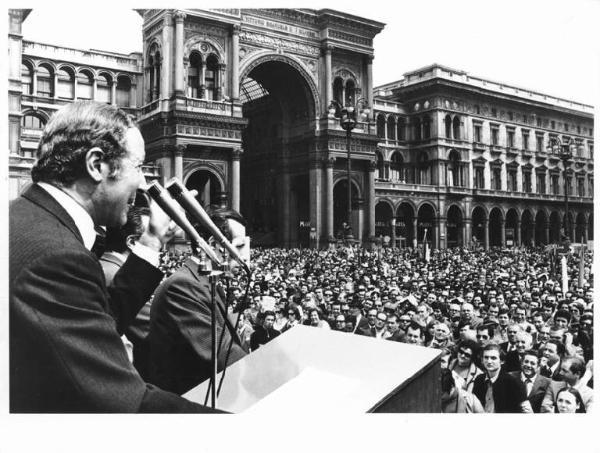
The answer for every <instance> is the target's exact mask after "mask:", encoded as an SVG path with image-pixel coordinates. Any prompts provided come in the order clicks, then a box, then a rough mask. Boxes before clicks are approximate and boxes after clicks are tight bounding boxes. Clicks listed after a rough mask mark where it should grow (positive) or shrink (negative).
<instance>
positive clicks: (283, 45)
mask: <svg viewBox="0 0 600 453" xmlns="http://www.w3.org/2000/svg"><path fill="white" fill-rule="evenodd" d="M240 42H248V43H251V44H257V45H259V46H263V47H270V48H272V49H280V50H282V51H283V50H286V51H289V52H294V53H299V54H303V55H310V56H313V57H318V56H319V53H320V50H319V48H318V47H317V46H311V45H308V44H304V43H301V42H297V41H290V40H287V39H281V38H276V37H273V36H267V35H263V34H260V33H252V32H249V31H242V32H240Z"/></svg>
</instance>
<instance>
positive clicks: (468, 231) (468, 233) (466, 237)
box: [463, 219, 473, 247]
mask: <svg viewBox="0 0 600 453" xmlns="http://www.w3.org/2000/svg"><path fill="white" fill-rule="evenodd" d="M472 231H473V221H472V220H471V219H463V247H470V244H471V237H472V235H473V233H472Z"/></svg>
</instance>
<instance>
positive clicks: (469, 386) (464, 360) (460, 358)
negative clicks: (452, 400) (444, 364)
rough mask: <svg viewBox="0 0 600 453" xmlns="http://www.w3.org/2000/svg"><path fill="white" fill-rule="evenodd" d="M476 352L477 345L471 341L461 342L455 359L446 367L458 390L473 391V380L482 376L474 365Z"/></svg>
mask: <svg viewBox="0 0 600 453" xmlns="http://www.w3.org/2000/svg"><path fill="white" fill-rule="evenodd" d="M478 352H479V345H478V344H477V343H476V342H475V341H473V340H463V341H461V342H460V343H459V344H458V347H457V354H456V359H454V360H452V361H451V362H450V365H449V366H448V369H449V370H450V371H452V372H453V375H454V378H455V380H456V386H457V387H458V388H461V389H463V390H467V391H469V392H471V391H473V383H474V381H475V378H476V377H477V376H479V375H480V374H483V371H481V369H480V368H479V367H477V365H475V356H476V354H477V353H478Z"/></svg>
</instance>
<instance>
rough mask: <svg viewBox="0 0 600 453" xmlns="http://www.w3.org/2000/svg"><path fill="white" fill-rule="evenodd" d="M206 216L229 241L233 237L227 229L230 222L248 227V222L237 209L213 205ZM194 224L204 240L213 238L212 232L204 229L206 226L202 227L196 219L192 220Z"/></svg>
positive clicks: (207, 210)
mask: <svg viewBox="0 0 600 453" xmlns="http://www.w3.org/2000/svg"><path fill="white" fill-rule="evenodd" d="M206 214H208V216H209V217H210V219H211V220H212V221H213V222H214V224H215V225H216V226H217V228H218V229H219V230H221V232H222V233H223V234H224V235H225V236H226V237H227V239H231V235H230V233H229V231H228V229H227V228H226V223H227V221H228V220H235V221H236V222H238V223H240V224H242V225H243V226H246V220H245V219H244V218H243V217H242V215H241V214H240V213H239V212H237V211H236V210H235V209H231V208H228V207H223V206H217V205H211V206H209V207H208V208H207V209H206ZM192 224H193V225H194V228H196V229H197V230H198V232H199V233H200V235H201V236H202V237H204V239H208V238H209V237H210V236H211V234H210V232H208V231H207V230H206V229H205V228H204V226H202V225H200V224H199V223H198V222H197V221H196V220H195V219H193V220H192Z"/></svg>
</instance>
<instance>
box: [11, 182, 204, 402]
mask: <svg viewBox="0 0 600 453" xmlns="http://www.w3.org/2000/svg"><path fill="white" fill-rule="evenodd" d="M9 217H10V230H9V238H10V239H9V241H10V242H9V244H10V253H9V254H10V270H9V274H10V283H9V284H10V304H9V305H10V309H9V322H10V333H9V350H10V365H9V368H10V410H11V412H34V413H56V412H137V411H140V412H200V411H206V410H207V409H206V408H204V407H203V406H200V405H197V404H194V403H191V402H189V401H187V400H185V399H183V398H180V397H178V396H177V395H174V394H172V393H168V392H164V391H162V390H160V389H158V388H156V387H154V386H152V385H148V384H146V383H145V382H144V381H143V380H142V379H141V378H140V376H139V374H138V373H137V372H136V371H135V369H134V368H133V365H132V364H131V363H130V362H129V360H128V359H127V354H126V351H125V348H124V347H123V343H122V342H121V339H120V335H121V333H122V332H123V331H124V329H125V327H126V326H127V325H128V324H129V323H130V322H131V320H132V319H133V318H134V317H135V315H136V313H137V312H138V310H139V309H140V307H141V306H142V305H143V303H144V302H145V301H146V300H147V299H148V298H149V296H150V294H151V293H152V290H153V289H154V288H155V287H156V285H157V284H158V282H159V281H160V279H161V276H162V275H161V272H160V271H159V270H158V269H156V268H155V267H153V266H152V265H150V264H149V263H147V262H145V261H144V260H142V259H140V258H139V257H137V256H135V255H133V254H132V256H131V257H130V258H129V259H128V260H127V262H126V263H125V264H124V265H123V267H122V269H121V271H120V272H118V273H117V275H116V276H115V279H114V282H113V285H112V286H110V287H108V288H107V287H106V285H105V281H104V274H103V272H102V268H101V267H100V263H99V262H98V259H97V258H96V256H95V255H94V254H92V253H91V252H90V251H88V250H87V249H86V248H85V246H84V245H83V239H82V238H81V235H80V233H79V230H78V228H77V226H76V225H75V222H74V221H73V219H72V218H71V217H70V216H69V214H67V212H66V211H65V210H64V209H63V208H62V207H61V206H60V205H59V204H58V202H56V200H55V199H54V198H52V197H51V196H50V195H49V194H48V193H47V192H46V191H45V190H44V189H42V188H41V187H39V186H38V185H32V186H31V187H29V188H28V189H27V190H26V191H25V193H24V194H23V195H22V196H21V197H19V198H18V199H16V200H14V201H13V202H12V203H11V205H10V216H9Z"/></svg>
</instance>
